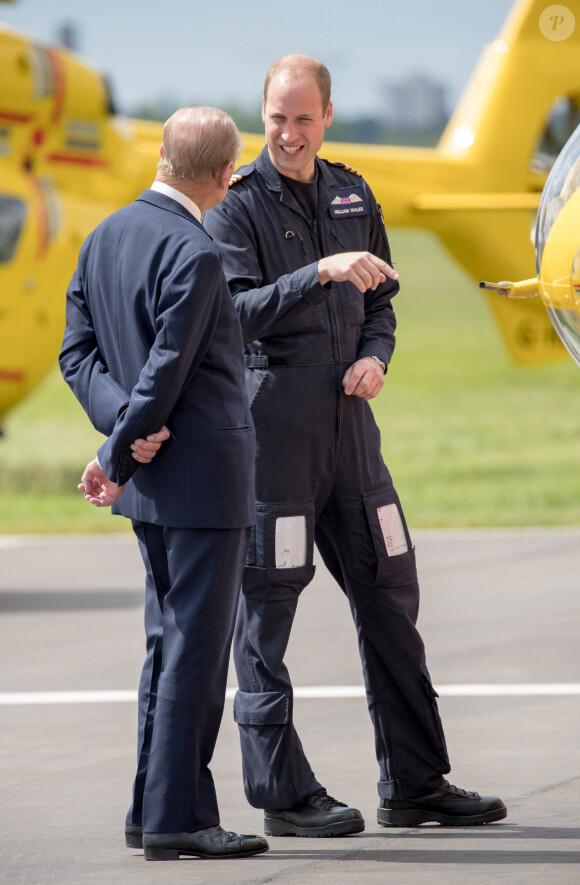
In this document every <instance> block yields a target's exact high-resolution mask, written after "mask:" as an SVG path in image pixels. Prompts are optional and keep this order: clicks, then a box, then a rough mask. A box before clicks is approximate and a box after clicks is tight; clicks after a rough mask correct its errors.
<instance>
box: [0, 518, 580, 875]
mask: <svg viewBox="0 0 580 885" xmlns="http://www.w3.org/2000/svg"><path fill="white" fill-rule="evenodd" d="M104 516H105V517H106V514H104ZM413 534H414V540H415V543H416V547H417V553H418V563H419V576H420V579H421V587H422V604H421V613H420V616H419V626H420V629H421V633H422V635H423V638H424V640H425V643H426V646H427V656H428V664H429V669H430V671H431V675H432V678H433V682H434V684H435V686H436V688H437V689H438V690H439V692H440V695H441V697H440V708H441V714H442V718H443V723H444V726H445V730H446V735H447V742H448V745H449V753H450V757H451V760H452V764H453V770H452V773H451V775H450V776H449V779H450V780H451V782H452V783H455V784H457V785H458V786H461V787H465V788H467V789H476V790H478V791H479V792H480V793H493V794H498V795H500V796H501V797H502V798H503V799H504V801H505V802H506V804H507V805H508V817H507V819H506V820H505V821H502V822H501V823H497V824H491V825H488V826H484V827H473V828H458V829H450V828H442V827H439V826H438V825H433V826H422V827H417V828H415V829H406V830H405V829H388V830H387V829H383V828H382V827H379V826H378V825H377V823H376V806H377V798H376V780H377V776H378V773H377V766H376V762H375V759H374V748H373V735H372V729H371V725H370V719H369V716H368V712H367V709H366V704H365V700H364V696H363V694H362V692H361V690H360V687H361V684H362V680H361V673H360V663H359V659H358V654H357V650H356V642H355V634H354V628H353V625H352V622H351V620H350V615H349V611H348V606H347V604H346V600H345V598H344V597H343V595H342V594H341V592H340V591H339V590H338V588H337V587H336V586H335V585H334V584H333V582H332V580H331V579H330V577H329V576H328V574H327V573H326V572H325V570H324V568H323V566H322V565H321V564H320V563H318V565H317V573H316V577H315V580H314V582H313V584H312V585H311V586H310V587H309V588H307V589H306V590H305V592H304V594H303V598H302V599H301V602H300V605H299V607H298V615H297V620H296V623H295V627H294V631H293V635H292V640H291V645H290V648H289V650H288V655H287V663H288V666H289V669H290V672H291V674H292V678H293V682H294V685H295V688H296V695H297V697H296V700H295V711H296V712H295V718H296V724H297V727H298V730H299V733H300V736H301V738H302V741H303V743H304V745H305V748H306V751H307V753H308V756H309V758H310V761H311V763H312V764H313V767H314V770H315V773H316V775H317V777H318V779H319V780H321V781H322V782H323V783H324V784H325V785H326V787H327V789H328V791H329V792H330V793H331V794H332V795H334V796H336V797H337V798H339V799H341V800H342V801H345V802H348V803H349V804H351V805H355V806H357V807H358V808H360V809H361V811H362V812H363V815H364V817H365V820H366V830H365V832H363V833H361V834H358V835H355V836H350V837H341V838H336V839H297V838H276V837H271V838H270V846H271V849H270V851H269V852H268V853H267V854H264V855H261V856H258V857H255V858H246V859H242V860H227V861H206V860H200V859H196V858H183V859H182V860H180V861H179V862H175V863H167V864H147V863H145V862H144V860H143V855H142V852H140V851H137V850H131V849H126V848H124V845H123V822H124V816H125V812H126V809H127V806H128V803H129V793H130V786H131V779H132V777H133V773H134V764H135V762H134V759H135V729H136V704H135V700H134V697H135V690H136V687H137V683H138V678H139V672H140V667H141V663H142V658H143V653H144V648H143V646H144V636H143V626H142V621H143V609H142V600H143V591H142V586H143V569H142V564H141V560H140V557H139V554H138V550H137V545H136V542H135V540H134V538H133V536H132V535H131V534H129V533H127V534H118V535H93V536H90V537H87V536H68V537H63V536H16V535H14V536H3V537H0V661H1V662H2V666H0V734H1V738H0V821H1V833H2V838H1V840H0V881H1V882H6V883H9V885H20V883H22V885H93V883H94V885H109V883H115V885H133V883H135V885H144V883H149V882H151V883H161V885H163V883H195V885H210V883H211V885H213V883H219V882H223V883H225V885H265V883H273V885H275V883H284V885H303V883H304V885H330V883H332V885H343V883H349V885H350V883H356V885H375V883H376V885H379V883H380V885H407V883H409V885H410V883H420V882H429V883H430V885H456V883H457V885H465V883H468V882H469V883H470V885H472V883H473V885H479V883H483V882H486V883H489V882H492V883H495V882H497V883H514V885H515V883H522V885H524V883H525V885H528V883H530V882H534V883H535V882H538V883H540V882H541V883H548V882H549V883H550V885H555V883H556V885H557V883H578V882H580V866H579V864H580V739H579V737H578V736H579V734H580V654H579V652H578V648H579V637H578V634H579V625H580V592H579V591H580V528H562V529H559V528H547V529H542V528H532V529H502V530H499V529H477V530H445V531H443V530H441V531H439V530H422V531H416V532H414V533H413ZM229 685H230V687H231V689H232V690H231V691H230V692H229V695H228V700H227V701H226V708H225V714H224V720H223V725H222V729H221V733H220V737H219V740H218V745H217V748H216V753H215V756H214V760H213V763H212V770H213V773H214V777H215V780H216V784H217V790H218V796H219V798H220V807H221V814H222V824H223V826H225V827H226V828H227V829H233V830H238V831H240V832H246V833H262V832H263V831H262V815H261V813H260V811H258V810H256V809H253V808H251V807H250V806H248V804H247V803H246V800H245V798H244V794H243V790H242V781H241V762H240V752H239V747H238V739H237V733H236V727H235V725H234V723H233V721H232V702H231V695H232V691H233V689H234V687H235V674H234V672H233V669H231V670H230V677H229ZM67 692H68V693H72V694H66V693H67ZM99 692H101V693H102V694H98V693H99ZM49 701H50V702H49Z"/></svg>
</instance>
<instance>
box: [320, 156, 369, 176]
mask: <svg viewBox="0 0 580 885" xmlns="http://www.w3.org/2000/svg"><path fill="white" fill-rule="evenodd" d="M326 162H327V163H328V165H329V166H339V167H340V168H341V169H344V171H345V172H352V174H353V175H358V177H359V178H362V175H361V174H360V172H359V171H358V169H355V168H354V166H349V165H348V163H333V162H332V161H331V160H326Z"/></svg>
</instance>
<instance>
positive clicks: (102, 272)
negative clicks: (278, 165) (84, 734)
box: [60, 108, 268, 860]
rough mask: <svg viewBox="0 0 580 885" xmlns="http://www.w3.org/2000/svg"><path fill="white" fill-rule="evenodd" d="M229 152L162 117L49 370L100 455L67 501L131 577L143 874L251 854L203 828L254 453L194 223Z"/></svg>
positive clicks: (71, 302)
mask: <svg viewBox="0 0 580 885" xmlns="http://www.w3.org/2000/svg"><path fill="white" fill-rule="evenodd" d="M239 148H240V141H239V135H238V132H237V129H236V127H235V125H234V123H233V121H232V120H231V118H230V117H229V116H228V115H227V114H224V113H223V112H222V111H217V110H214V109H213V108H184V109H182V110H181V111H178V112H176V113H175V114H174V115H173V116H172V117H171V118H170V119H169V120H168V121H167V123H166V124H165V127H164V132H163V145H162V159H161V161H160V163H159V167H158V173H157V177H156V180H155V182H154V184H153V186H152V188H151V189H150V190H145V191H143V193H142V194H141V196H140V197H139V198H138V199H137V200H136V201H135V202H134V203H133V204H131V205H130V206H127V207H125V208H124V209H121V210H120V211H119V212H116V213H114V214H113V215H112V216H110V217H109V218H107V219H106V220H105V221H104V222H103V223H102V224H101V225H100V226H99V227H98V228H97V229H96V230H95V231H93V233H92V234H91V235H90V236H89V237H88V238H87V240H86V241H85V243H84V245H83V247H82V249H81V252H80V256H79V263H78V267H77V270H76V272H75V274H74V276H73V278H72V281H71V283H70V286H69V289H68V292H67V321H66V331H65V335H64V340H63V346H62V352H61V355H60V365H61V369H62V372H63V375H64V378H65V380H66V381H67V382H68V383H69V384H70V386H71V388H72V389H73V391H74V393H75V395H76V396H77V398H78V399H79V401H80V402H81V404H82V406H83V407H84V409H85V410H86V411H87V413H88V415H89V417H90V418H91V420H92V422H93V424H94V425H95V427H97V428H98V429H99V430H101V431H102V432H104V433H105V434H106V435H107V437H108V438H107V440H106V441H105V442H104V443H103V445H102V446H101V447H100V448H99V450H98V456H97V459H96V460H94V461H92V462H91V463H90V464H89V465H88V466H87V468H86V470H85V473H84V475H83V478H82V483H81V485H80V486H79V488H81V489H82V490H83V491H84V493H85V497H86V499H87V500H88V501H90V502H91V503H93V504H95V505H97V506H106V505H109V504H114V511H115V512H116V513H120V514H122V515H124V516H127V517H129V518H130V519H131V520H132V522H133V528H134V530H135V533H136V535H137V538H138V541H139V547H140V550H141V554H142V556H143V561H144V563H145V568H146V574H147V577H146V596H145V627H146V634H147V657H146V660H145V665H144V668H143V673H142V677H141V683H140V688H139V735H138V744H139V745H138V766H137V775H136V778H135V784H134V790H133V803H132V806H131V808H130V810H129V813H128V816H127V822H126V841H127V844H128V845H129V846H131V847H140V846H141V845H142V846H143V848H144V854H145V858H146V859H147V860H172V859H177V858H179V856H180V855H183V854H186V855H196V856H200V857H240V856H244V855H251V854H256V853H259V852H262V851H266V850H267V848H268V844H267V842H266V841H265V840H264V839H263V838H261V837H258V836H244V835H240V834H237V833H231V832H227V831H225V830H223V829H222V828H221V826H220V825H219V823H220V821H219V811H218V805H217V798H216V794H215V789H214V784H213V779H212V775H211V771H210V769H209V763H210V760H211V757H212V753H213V749H214V745H215V741H216V738H217V734H218V730H219V725H220V721H221V716H222V712H223V704H224V699H225V687H226V676H227V667H228V659H229V650H230V645H231V637H232V631H233V626H234V619H235V611H236V606H237V599H238V595H239V587H240V581H241V574H242V568H243V563H244V558H245V554H246V549H247V542H248V534H249V526H250V525H251V524H252V523H253V522H254V501H253V482H254V471H253V465H254V454H255V438H254V431H253V425H252V418H251V415H250V413H249V409H248V405H247V398H246V395H245V391H244V386H243V377H244V364H243V353H242V339H241V331H240V324H239V320H238V317H237V314H236V311H235V309H234V306H233V304H232V300H231V296H230V294H229V291H228V287H227V284H226V281H225V278H224V275H223V271H222V266H221V259H220V255H219V253H218V251H217V249H216V248H215V246H214V245H213V243H212V241H211V239H210V237H209V236H208V235H207V233H206V232H205V231H204V229H203V227H202V225H201V223H200V221H201V213H202V212H203V211H204V210H206V209H208V208H209V207H211V206H215V205H216V204H217V203H218V202H219V201H220V200H221V199H222V198H223V196H224V194H225V192H226V190H227V184H228V180H229V177H230V175H231V171H232V170H233V165H234V161H235V158H236V156H237V155H238V153H239ZM165 426H166V428H167V429H165ZM159 427H163V428H164V429H163V430H162V431H161V432H160V433H158V434H155V431H156V430H157V429H158V428H159ZM169 435H170V436H169ZM148 436H149V441H147V437H148ZM168 436H169V438H167V437H168ZM163 440H166V441H165V442H163V446H162V447H161V448H159V445H160V443H161V442H162V441H163ZM156 450H158V451H157V454H156V456H155V457H154V458H153V455H154V454H155V451H156ZM152 458H153V460H151V459H152ZM147 461H150V463H144V462H147ZM139 462H141V464H142V466H139Z"/></svg>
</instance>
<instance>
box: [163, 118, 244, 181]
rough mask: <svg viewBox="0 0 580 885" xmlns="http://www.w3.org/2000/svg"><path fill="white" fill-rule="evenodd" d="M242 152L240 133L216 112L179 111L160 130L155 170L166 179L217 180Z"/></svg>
mask: <svg viewBox="0 0 580 885" xmlns="http://www.w3.org/2000/svg"><path fill="white" fill-rule="evenodd" d="M241 150H242V142H241V139H240V133H239V132H238V129H237V127H236V124H235V123H234V121H233V120H232V118H231V117H230V115H229V114H226V113H225V111H220V110H219V109H218V108H207V107H199V108H180V110H178V111H175V113H174V114H172V116H171V117H170V118H169V119H168V120H167V122H166V123H165V126H164V127H163V143H162V145H161V151H162V156H161V159H160V160H159V163H158V164H157V169H158V171H159V172H161V173H162V174H163V175H164V176H167V177H168V178H174V179H181V180H184V179H185V180H188V181H197V182H203V181H207V180H208V179H210V178H216V176H217V175H218V174H219V173H220V172H221V171H222V169H223V168H224V166H226V165H227V164H228V163H229V162H231V161H234V162H235V161H236V159H237V157H238V156H239V154H240V152H241Z"/></svg>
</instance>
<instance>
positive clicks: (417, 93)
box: [383, 74, 449, 131]
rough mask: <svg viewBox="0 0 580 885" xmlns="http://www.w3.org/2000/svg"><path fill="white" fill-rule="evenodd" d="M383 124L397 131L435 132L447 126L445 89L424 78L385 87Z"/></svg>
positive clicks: (430, 79) (408, 79) (439, 84)
mask: <svg viewBox="0 0 580 885" xmlns="http://www.w3.org/2000/svg"><path fill="white" fill-rule="evenodd" d="M383 95H384V99H385V104H384V105H383V107H384V108H385V122H386V123H387V125H388V126H389V127H392V128H393V129H399V130H409V131H413V130H417V131H425V130H432V129H439V128H442V127H443V126H444V124H445V123H446V122H447V118H448V116H449V112H448V109H447V88H446V86H445V85H444V84H443V83H440V82H438V81H437V80H433V79H432V78H431V77H428V76H427V75H426V74H412V75H410V76H409V77H406V78H405V79H403V80H397V81H396V82H389V83H386V84H385V86H384V91H383Z"/></svg>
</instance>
